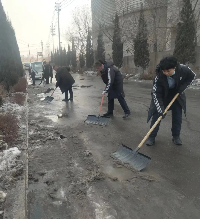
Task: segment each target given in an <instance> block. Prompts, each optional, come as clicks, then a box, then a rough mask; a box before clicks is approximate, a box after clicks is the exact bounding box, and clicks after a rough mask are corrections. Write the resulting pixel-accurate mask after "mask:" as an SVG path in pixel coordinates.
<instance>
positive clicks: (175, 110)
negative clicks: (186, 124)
mask: <svg viewBox="0 0 200 219" xmlns="http://www.w3.org/2000/svg"><path fill="white" fill-rule="evenodd" d="M171 110H172V128H171V131H172V136H179V135H180V132H181V124H182V107H181V105H180V104H179V102H178V101H177V100H176V101H175V102H174V103H173V105H172V106H171ZM158 118H159V114H158V113H155V114H154V115H153V118H152V121H151V126H150V128H151V127H152V126H153V125H154V123H155V122H156V121H157V119H158ZM159 126H160V123H159V124H158V125H157V126H156V128H155V129H154V130H153V132H152V133H151V134H150V137H156V136H157V133H158V130H159Z"/></svg>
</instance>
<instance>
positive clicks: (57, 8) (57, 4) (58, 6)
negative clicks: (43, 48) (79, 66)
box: [56, 3, 61, 53]
mask: <svg viewBox="0 0 200 219" xmlns="http://www.w3.org/2000/svg"><path fill="white" fill-rule="evenodd" d="M56 11H57V12H58V40H59V53H60V11H61V5H60V3H56Z"/></svg>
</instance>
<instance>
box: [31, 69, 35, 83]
mask: <svg viewBox="0 0 200 219" xmlns="http://www.w3.org/2000/svg"><path fill="white" fill-rule="evenodd" d="M30 72H31V78H32V81H33V84H32V85H35V71H33V69H30Z"/></svg>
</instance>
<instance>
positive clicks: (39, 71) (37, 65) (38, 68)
mask: <svg viewBox="0 0 200 219" xmlns="http://www.w3.org/2000/svg"><path fill="white" fill-rule="evenodd" d="M31 71H34V72H35V79H42V75H43V64H42V62H32V63H31Z"/></svg>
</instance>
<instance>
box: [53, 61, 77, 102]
mask: <svg viewBox="0 0 200 219" xmlns="http://www.w3.org/2000/svg"><path fill="white" fill-rule="evenodd" d="M53 69H54V70H55V71H56V81H57V82H56V87H59V88H60V90H61V92H62V93H65V99H63V101H66V102H67V101H69V100H70V101H73V91H72V85H73V84H74V83H75V80H74V78H73V77H72V76H71V74H70V73H69V71H70V68H69V67H66V66H64V67H59V66H57V65H54V66H53ZM68 92H69V93H70V99H68Z"/></svg>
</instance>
